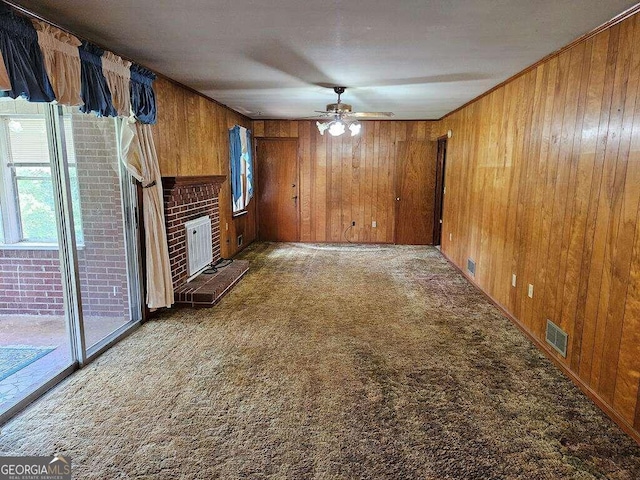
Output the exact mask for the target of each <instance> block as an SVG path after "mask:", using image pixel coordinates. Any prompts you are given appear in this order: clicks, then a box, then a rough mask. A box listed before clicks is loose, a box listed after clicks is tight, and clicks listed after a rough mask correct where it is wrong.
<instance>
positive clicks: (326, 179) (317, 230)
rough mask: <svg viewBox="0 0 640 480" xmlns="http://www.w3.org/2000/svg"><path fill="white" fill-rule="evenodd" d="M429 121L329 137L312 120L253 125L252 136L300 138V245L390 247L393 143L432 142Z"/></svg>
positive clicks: (377, 125)
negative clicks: (367, 244) (353, 244)
mask: <svg viewBox="0 0 640 480" xmlns="http://www.w3.org/2000/svg"><path fill="white" fill-rule="evenodd" d="M433 123H434V122H429V121H414V122H407V121H367V122H362V131H361V132H360V134H359V135H357V136H355V137H351V136H350V135H348V134H345V135H342V136H340V137H332V136H331V135H328V134H327V135H324V136H323V135H320V133H319V132H318V129H317V127H316V124H315V121H307V120H300V121H286V120H283V121H279V120H267V121H254V122H253V134H254V136H255V137H265V138H277V137H286V138H298V155H299V164H300V191H299V196H300V240H301V241H303V242H346V241H347V238H348V240H349V241H351V242H362V243H393V242H394V229H395V221H394V220H395V213H394V212H395V200H394V198H395V186H394V179H395V159H396V148H395V145H396V142H399V141H405V140H430V139H431V127H432V124H433ZM430 160H431V161H434V162H435V158H434V159H430ZM258 161H260V160H259V159H258ZM352 221H355V222H356V226H355V227H352V228H350V229H349V230H348V231H347V232H346V235H345V231H346V230H347V228H348V227H349V225H351V222H352ZM372 221H375V222H376V224H377V226H376V227H375V228H373V227H372V226H371V225H372Z"/></svg>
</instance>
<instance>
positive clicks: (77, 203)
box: [62, 108, 139, 352]
mask: <svg viewBox="0 0 640 480" xmlns="http://www.w3.org/2000/svg"><path fill="white" fill-rule="evenodd" d="M63 111H64V116H63V122H62V124H63V125H64V137H65V144H66V152H67V161H68V166H69V177H70V186H71V197H72V200H73V212H74V229H75V234H76V244H77V249H78V272H79V280H80V295H81V298H82V318H83V324H84V328H83V330H84V337H85V345H86V347H87V351H88V352H91V349H92V347H94V349H95V348H96V347H99V346H100V345H102V343H104V341H106V340H108V339H110V338H111V336H112V334H114V332H117V331H120V330H122V328H123V327H124V326H125V325H127V324H129V323H132V322H135V321H137V320H139V314H138V313H137V312H138V311H139V307H138V306H137V299H136V298H135V295H133V297H134V298H132V295H131V294H130V282H129V277H130V273H129V270H130V267H131V266H130V265H129V263H130V262H128V261H127V253H128V252H127V250H128V244H127V238H128V235H130V234H131V232H127V228H126V226H127V225H133V222H125V220H126V219H127V217H128V215H129V214H130V210H129V208H126V207H128V202H127V197H126V196H125V195H123V193H122V188H121V183H122V182H121V175H120V172H121V168H120V163H119V158H118V138H117V129H116V120H115V119H113V118H105V117H101V118H98V117H96V116H94V115H87V114H83V113H80V112H79V111H78V109H72V108H64V109H63Z"/></svg>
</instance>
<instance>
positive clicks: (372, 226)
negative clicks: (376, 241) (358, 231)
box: [371, 220, 378, 228]
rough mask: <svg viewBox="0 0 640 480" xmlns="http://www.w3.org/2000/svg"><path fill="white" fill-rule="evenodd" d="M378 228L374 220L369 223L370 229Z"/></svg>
mask: <svg viewBox="0 0 640 480" xmlns="http://www.w3.org/2000/svg"><path fill="white" fill-rule="evenodd" d="M377 226H378V222H376V221H375V220H373V221H372V222H371V228H376V227H377Z"/></svg>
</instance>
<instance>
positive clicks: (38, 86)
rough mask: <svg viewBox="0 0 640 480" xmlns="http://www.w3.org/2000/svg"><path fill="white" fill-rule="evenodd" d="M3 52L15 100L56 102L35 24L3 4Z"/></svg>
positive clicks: (0, 11)
mask: <svg viewBox="0 0 640 480" xmlns="http://www.w3.org/2000/svg"><path fill="white" fill-rule="evenodd" d="M0 51H2V56H3V58H4V63H5V67H6V69H7V73H8V75H9V79H10V81H11V90H10V91H9V92H8V95H9V96H10V97H11V98H17V97H20V96H21V97H24V98H26V99H27V100H29V101H31V102H52V101H53V100H55V98H56V97H55V94H54V92H53V88H52V87H51V82H50V81H49V77H48V76H47V72H46V70H45V67H44V60H43V58H42V51H41V50H40V46H39V45H38V34H37V33H36V30H35V28H34V27H33V24H32V23H31V22H30V21H29V20H28V19H26V18H25V17H22V16H20V15H16V14H15V13H14V12H13V11H12V10H11V9H9V8H8V7H7V6H6V5H0Z"/></svg>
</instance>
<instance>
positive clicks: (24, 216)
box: [16, 168, 57, 242]
mask: <svg viewBox="0 0 640 480" xmlns="http://www.w3.org/2000/svg"><path fill="white" fill-rule="evenodd" d="M16 170H23V169H22V168H17V169H16ZM26 170H32V169H30V168H28V169H26ZM38 170H39V171H38V172H37V173H39V174H40V175H39V178H38V177H21V176H20V175H19V174H18V172H16V184H17V187H18V204H19V207H20V220H21V225H22V239H23V240H26V241H31V242H56V237H57V235H56V216H55V208H54V203H53V185H52V183H51V173H50V172H49V176H48V177H47V176H44V175H43V172H42V170H47V169H45V168H43V169H38ZM21 173H22V172H21Z"/></svg>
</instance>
